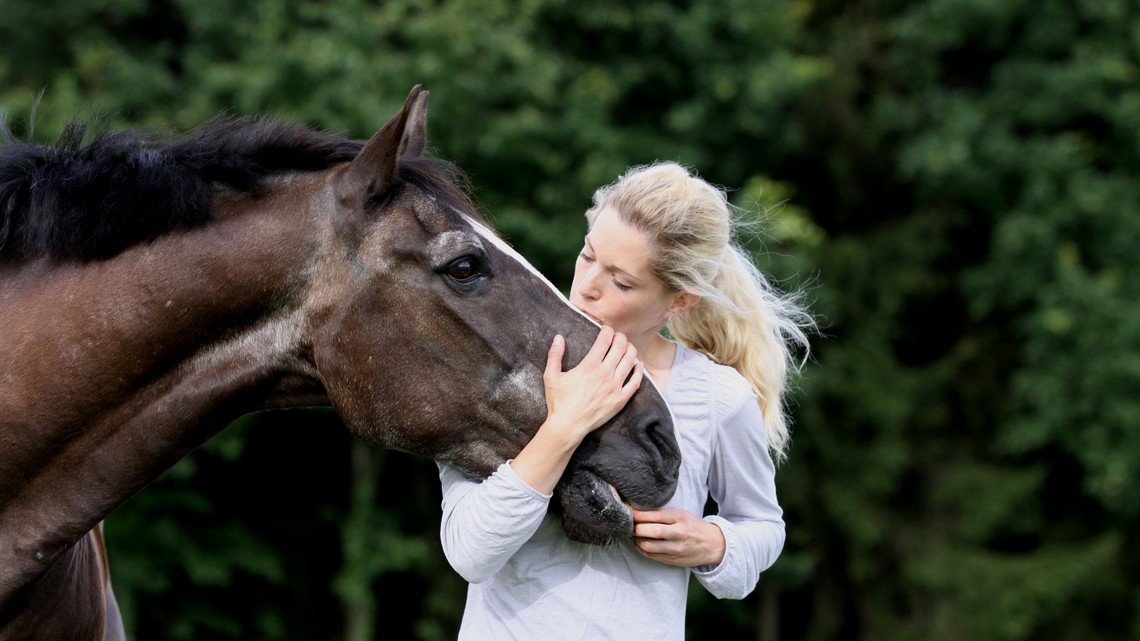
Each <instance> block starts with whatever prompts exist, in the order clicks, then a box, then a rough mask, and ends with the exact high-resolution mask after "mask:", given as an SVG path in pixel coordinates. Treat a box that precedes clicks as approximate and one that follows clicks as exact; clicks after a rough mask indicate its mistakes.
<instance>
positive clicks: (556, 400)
mask: <svg viewBox="0 0 1140 641" xmlns="http://www.w3.org/2000/svg"><path fill="white" fill-rule="evenodd" d="M565 353H566V342H565V340H564V339H563V338H562V337H561V336H555V337H554V342H553V344H552V345H551V346H550V351H549V352H547V354H546V371H545V372H544V373H543V377H542V378H543V384H544V386H545V388H546V421H544V422H543V423H542V425H541V426H540V427H539V428H538V432H537V433H535V435H534V438H532V439H531V440H530V442H529V443H527V444H526V447H524V448H523V449H522V451H521V452H519V454H518V456H516V457H515V458H514V460H512V461H511V469H513V470H514V471H515V474H518V476H519V478H521V479H522V480H523V481H524V482H526V484H527V485H530V486H531V487H532V488H534V489H535V490H537V491H539V492H542V493H543V494H550V493H551V492H553V491H554V486H555V485H556V484H557V483H558V479H559V478H561V477H562V472H564V471H565V470H566V464H567V463H569V462H570V457H571V455H573V454H574V450H576V449H577V448H578V445H579V444H581V443H582V439H584V438H586V435H587V434H589V433H590V432H592V431H594V430H596V429H598V428H599V427H601V426H602V425H604V424H605V422H606V421H608V420H610V419H611V418H613V417H614V415H615V414H617V413H618V412H619V411H621V408H622V407H624V406H625V404H626V403H627V402H628V401H629V399H630V397H632V396H633V393H634V392H636V391H637V388H638V386H640V385H641V379H642V375H643V366H642V364H641V363H640V362H638V360H637V350H636V349H635V348H634V347H633V345H631V344H630V343H629V341H628V340H627V339H626V337H625V336H624V335H623V334H618V333H617V332H615V331H614V330H613V328H612V327H603V328H602V330H601V331H600V332H599V333H598V337H597V339H595V340H594V345H593V347H591V348H590V351H589V352H587V353H586V356H585V358H583V359H582V362H580V363H578V365H577V366H575V367H574V368H573V369H571V370H569V371H566V372H563V371H562V357H563V355H564V354H565ZM627 379H628V380H627Z"/></svg>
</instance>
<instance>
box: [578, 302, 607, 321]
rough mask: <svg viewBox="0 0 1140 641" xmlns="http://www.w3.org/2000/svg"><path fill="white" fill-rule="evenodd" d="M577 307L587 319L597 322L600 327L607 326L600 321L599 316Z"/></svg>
mask: <svg viewBox="0 0 1140 641" xmlns="http://www.w3.org/2000/svg"><path fill="white" fill-rule="evenodd" d="M575 307H577V308H578V311H580V312H582V314H583V315H584V316H585V317H586V318H589V319H590V320H592V321H594V322H595V323H597V324H598V325H605V323H603V322H602V321H601V320H599V319H598V317H597V316H594V315H593V314H591V313H590V312H587V311H586V310H584V309H582V308H581V307H578V306H577V305H575Z"/></svg>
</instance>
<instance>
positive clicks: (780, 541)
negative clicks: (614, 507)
mask: <svg viewBox="0 0 1140 641" xmlns="http://www.w3.org/2000/svg"><path fill="white" fill-rule="evenodd" d="M664 395H665V399H666V400H667V401H668V402H669V406H670V408H671V409H672V411H673V417H674V430H675V433H676V436H677V440H678V442H679V443H680V446H681V453H682V462H681V471H680V479H679V482H678V486H677V492H676V494H675V495H674V496H673V499H672V500H671V501H669V503H668V505H667V507H672V508H680V509H684V510H687V511H689V512H692V513H694V514H703V511H704V508H705V502H706V500H707V497H709V496H712V498H713V499H714V500H715V501H716V503H717V506H718V512H717V514H716V515H709V516H705V517H704V518H705V520H708V521H711V522H713V523H716V524H717V525H718V526H720V528H721V530H722V531H723V532H724V538H725V542H726V544H727V547H726V549H725V555H724V559H723V560H722V561H721V563H720V564H719V565H717V566H715V567H714V566H707V567H699V568H679V567H675V566H670V565H665V564H663V563H659V562H657V561H653V560H650V559H647V558H645V557H643V556H642V555H641V554H640V553H638V552H637V550H635V549H634V548H633V546H632V544H631V543H621V544H616V545H613V546H608V547H599V546H592V545H586V544H581V543H576V542H573V541H570V540H569V539H567V538H566V536H565V534H563V532H562V526H561V523H560V522H559V520H558V518H557V517H556V516H553V515H550V514H548V512H547V507H548V506H549V503H550V498H551V497H550V495H548V494H542V493H539V492H537V491H536V490H534V489H533V488H531V487H530V486H528V485H527V484H526V483H525V482H524V481H523V480H522V479H521V478H519V477H518V476H517V475H516V474H515V473H514V471H513V470H512V469H511V467H510V464H509V463H503V464H502V465H501V466H499V468H498V469H497V470H496V471H495V472H494V473H493V474H492V475H491V476H490V477H488V478H487V479H485V480H483V481H481V482H480V481H477V480H472V479H470V478H468V477H466V476H464V475H463V474H462V473H460V472H459V471H457V470H455V469H454V468H452V467H450V466H447V465H442V464H441V465H440V466H439V476H440V480H441V482H442V484H443V519H442V524H441V527H440V539H441V541H442V543H443V550H444V554H445V555H446V556H447V560H448V562H449V563H450V564H451V566H452V567H453V568H455V570H456V571H457V572H459V574H460V575H461V576H463V578H465V579H467V581H468V582H469V583H470V584H471V585H470V586H469V587H468V591H467V606H466V609H465V610H464V613H463V624H462V627H461V629H460V632H459V639H460V640H461V641H503V640H506V639H516V640H519V641H531V640H537V639H542V640H544V641H545V640H551V641H556V640H560V639H567V640H569V639H574V640H590V641H594V640H600V639H614V640H621V641H631V640H638V639H645V640H647V641H650V640H651V641H665V640H669V639H676V640H677V641H681V640H683V639H684V637H685V603H686V597H687V591H688V585H689V574H690V572H691V573H692V574H693V575H695V576H696V578H697V580H698V581H699V582H700V583H701V584H702V585H703V586H704V587H705V589H707V590H708V591H709V592H710V593H712V594H713V595H714V596H716V597H717V598H729V599H739V598H743V597H744V596H746V595H747V594H748V593H750V592H751V591H752V590H753V588H755V587H756V583H757V581H758V580H759V578H760V573H761V572H762V571H764V570H766V569H767V568H768V567H769V566H771V565H772V563H774V562H775V560H776V558H777V557H778V556H779V554H780V551H781V550H782V549H783V545H784V521H783V511H782V510H781V508H780V506H779V503H777V501H776V488H775V466H774V465H773V463H772V458H771V456H770V455H769V453H768V447H767V440H766V438H765V436H764V425H763V418H762V415H761V412H760V408H759V405H758V403H757V400H756V396H755V395H754V394H753V392H752V389H751V388H750V386H749V385H748V383H747V381H745V380H744V378H743V377H742V376H740V374H739V373H737V372H736V371H735V370H733V369H732V368H729V367H725V366H722V365H717V364H715V363H713V362H712V361H711V360H709V359H708V358H707V357H706V356H704V355H703V354H701V353H699V352H696V351H693V350H690V349H687V348H685V347H683V346H681V345H678V346H677V354H676V356H675V357H674V360H673V367H672V370H671V372H670V374H669V379H668V382H667V387H666V389H665V391H664Z"/></svg>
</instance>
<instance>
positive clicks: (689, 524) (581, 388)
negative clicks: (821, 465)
mask: <svg viewBox="0 0 1140 641" xmlns="http://www.w3.org/2000/svg"><path fill="white" fill-rule="evenodd" d="M586 218H587V221H588V226H589V231H588V233H587V234H586V238H585V241H584V244H583V247H582V251H581V253H580V254H579V256H578V259H577V263H576V264H575V269H574V281H573V285H572V286H571V291H570V301H571V302H572V303H573V304H574V305H576V306H577V307H578V308H579V309H580V310H582V311H583V312H584V313H586V314H587V315H589V316H590V317H592V318H594V319H595V320H596V321H598V323H600V324H601V325H602V326H603V330H602V332H601V333H600V334H599V337H598V341H597V342H596V343H595V345H594V348H593V350H592V352H591V353H592V354H593V357H592V358H591V357H590V356H587V358H586V359H584V360H583V361H582V363H581V364H580V365H579V366H577V367H575V368H574V369H571V370H569V371H566V372H563V371H561V367H560V363H561V361H562V354H563V351H564V349H565V347H564V345H563V344H562V341H561V338H560V337H556V338H555V340H554V343H553V345H552V346H551V350H550V358H549V360H548V365H547V370H546V377H545V381H546V395H547V406H548V416H547V419H546V421H545V422H544V423H543V425H542V426H541V427H540V428H539V430H538V432H537V433H536V435H535V436H534V438H533V439H532V440H531V442H530V443H529V444H528V445H527V446H526V447H525V448H524V449H523V450H522V452H520V453H519V455H518V456H517V457H516V458H514V459H513V460H511V461H509V462H507V463H504V464H503V465H502V466H500V468H499V469H498V470H497V471H496V472H495V473H494V474H492V476H490V477H489V478H487V479H485V480H483V481H481V482H480V481H476V480H472V479H469V478H466V477H464V476H463V475H462V474H460V473H459V472H457V471H456V470H454V469H452V468H449V467H447V466H443V465H441V466H440V479H441V481H442V483H443V521H442V525H441V540H442V542H443V548H444V552H445V554H446V556H447V558H448V561H449V562H450V563H451V565H452V567H453V568H455V570H456V571H457V572H459V574H460V575H462V576H463V577H464V578H465V579H467V581H468V582H469V583H470V586H469V588H468V595H467V605H466V609H465V610H464V615H463V623H462V628H461V630H460V633H459V638H460V639H461V640H468V639H471V640H480V641H482V640H496V641H501V640H503V639H518V640H532V639H544V640H546V639H590V640H595V639H620V640H622V641H628V640H631V639H634V640H635V639H646V640H653V641H661V640H666V639H677V640H680V639H684V637H685V623H684V622H685V603H686V595H687V589H688V585H689V577H690V575H692V576H695V577H696V578H697V580H698V581H699V582H700V584H701V585H702V586H703V587H704V588H705V589H707V590H708V591H709V592H710V593H712V594H713V595H715V596H716V597H718V598H731V599H739V598H743V597H744V596H746V595H747V594H749V593H750V592H751V591H752V590H753V588H754V587H755V586H756V583H757V581H758V580H759V577H760V573H761V572H763V571H764V570H766V569H767V568H768V567H769V566H771V565H772V563H773V562H775V560H776V558H777V557H778V556H779V554H780V551H781V550H782V548H783V544H784V521H783V518H782V510H781V508H780V505H779V503H778V501H777V499H776V488H775V472H776V465H775V464H776V463H777V462H779V461H780V460H782V459H783V458H784V457H785V452H786V449H787V445H788V427H787V421H786V417H785V412H784V407H783V401H782V399H783V395H784V390H785V385H786V382H787V378H788V374H789V371H790V369H791V368H794V367H795V366H796V365H797V360H796V359H795V357H794V355H793V354H794V350H795V348H796V347H797V345H798V346H800V347H802V348H805V349H806V347H807V339H806V336H805V334H804V332H803V329H804V327H806V326H808V325H810V317H809V316H808V315H807V313H806V312H805V311H804V310H803V309H801V308H800V307H799V306H798V305H797V303H796V299H795V297H794V296H786V295H783V294H780V293H779V292H777V291H776V290H775V289H774V288H773V287H771V286H770V285H769V283H768V281H767V280H766V279H765V278H764V277H763V275H762V274H761V273H760V272H759V271H758V270H757V269H756V267H755V266H754V265H753V264H752V262H751V261H750V259H749V258H748V256H747V254H745V253H744V252H743V251H741V249H740V248H739V247H738V246H736V245H735V244H734V243H733V240H732V237H733V217H732V209H731V206H730V205H729V204H728V201H727V199H726V197H725V193H724V192H723V191H722V190H720V189H718V188H716V187H714V186H712V185H710V184H709V183H708V182H706V181H704V180H703V179H701V178H699V177H697V176H695V175H693V174H692V173H690V172H689V171H688V170H687V169H685V168H684V167H682V166H680V165H678V164H675V163H658V164H654V165H649V166H644V167H635V168H633V169H631V170H630V171H628V172H627V173H626V174H625V175H623V176H622V177H621V178H619V179H618V180H617V181H616V182H614V183H613V184H611V185H607V186H605V187H602V188H601V189H599V190H598V191H597V192H596V193H595V194H594V203H593V206H592V207H591V208H590V210H589V211H587V212H586ZM610 328H612V329H610ZM664 328H668V333H669V335H670V336H671V337H672V338H669V337H667V336H666V335H665V334H664V333H663V332H662V330H663V329H664ZM643 372H647V373H648V374H649V376H651V377H652V379H653V381H654V383H655V384H656V385H657V386H658V388H659V389H661V390H663V393H664V395H665V398H666V400H667V401H668V402H669V404H670V406H671V408H672V410H673V413H674V418H675V423H674V428H675V431H676V435H677V440H678V442H679V444H680V446H681V451H682V456H683V459H682V464H681V472H680V481H679V483H678V488H677V492H676V494H675V495H674V497H673V499H672V500H671V501H670V502H669V504H668V505H667V506H666V507H665V508H664V509H660V510H650V511H639V510H634V511H633V515H634V541H633V543H632V545H614V546H609V547H605V548H599V547H593V546H586V545H582V544H579V543H575V542H573V541H570V540H569V539H567V538H566V536H565V535H564V534H563V532H562V530H561V527H560V525H559V523H558V521H557V518H556V517H555V516H553V515H550V514H548V511H547V507H548V505H549V501H550V497H551V493H552V492H553V489H554V486H555V484H556V483H557V481H558V479H559V477H560V476H561V474H562V471H563V470H564V469H565V467H566V464H567V462H568V461H569V459H570V456H571V455H572V454H573V452H574V450H575V448H576V447H577V446H578V444H579V443H581V441H582V439H583V438H585V436H586V435H587V434H588V433H589V432H590V431H592V430H594V429H596V428H597V427H598V426H600V425H602V424H603V423H604V422H605V421H606V420H608V419H609V418H610V417H612V416H613V415H614V414H616V413H617V412H618V411H619V410H620V409H621V407H622V406H623V405H624V404H625V402H626V401H627V400H628V399H629V397H630V396H631V395H632V394H633V391H634V390H635V389H636V388H637V386H638V385H639V384H640V382H641V377H642V375H643ZM627 376H628V382H626V379H627ZM709 497H711V498H712V499H713V500H714V501H715V502H716V504H717V506H718V510H717V513H716V514H712V515H708V516H703V511H704V508H705V505H706V501H707V499H708V498H709Z"/></svg>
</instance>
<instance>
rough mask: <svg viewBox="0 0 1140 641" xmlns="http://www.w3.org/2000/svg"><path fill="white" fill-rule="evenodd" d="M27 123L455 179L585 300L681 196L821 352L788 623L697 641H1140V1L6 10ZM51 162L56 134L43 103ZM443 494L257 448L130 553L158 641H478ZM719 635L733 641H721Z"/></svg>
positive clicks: (785, 579) (771, 620)
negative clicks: (424, 168)
mask: <svg viewBox="0 0 1140 641" xmlns="http://www.w3.org/2000/svg"><path fill="white" fill-rule="evenodd" d="M0 15H2V18H0V108H2V109H3V110H4V112H5V113H6V116H7V119H8V121H9V123H10V125H11V126H12V128H13V129H14V130H15V131H16V132H17V133H20V134H21V135H25V134H27V135H31V136H33V137H34V138H36V139H38V140H50V139H52V138H54V136H55V135H56V134H58V133H59V131H60V130H61V129H62V128H63V125H64V123H65V122H66V121H67V120H68V119H69V118H70V117H71V116H72V115H74V114H81V115H97V116H100V117H102V118H103V119H104V120H106V121H108V122H109V123H111V124H112V125H114V126H128V125H129V126H137V125H141V126H147V127H154V128H161V129H169V130H175V131H184V130H187V129H189V128H191V127H193V126H194V125H197V124H199V123H201V122H203V121H204V120H206V119H207V118H208V117H209V116H210V115H212V114H213V113H215V112H216V111H219V110H226V111H230V112H234V113H240V114H272V115H276V116H281V117H285V118H290V119H296V120H301V121H304V122H309V123H312V124H315V125H319V126H321V127H324V128H327V129H332V130H337V131H343V132H347V133H349V134H351V135H353V136H356V137H367V136H368V135H370V134H371V133H372V132H373V131H375V130H376V129H377V128H378V127H379V126H380V125H381V124H383V122H384V121H385V120H387V118H388V117H389V116H390V115H391V114H392V113H394V112H395V110H396V109H397V108H398V107H399V105H400V104H401V103H402V102H403V99H404V97H405V96H406V95H407V92H408V90H409V89H410V88H411V86H412V85H413V84H417V83H422V84H423V85H424V86H425V87H427V88H428V89H429V90H430V91H431V92H432V99H431V117H430V130H431V148H432V149H433V151H434V152H435V153H436V154H437V155H439V156H442V157H445V158H448V159H450V160H454V161H456V162H457V163H458V164H459V165H460V166H461V167H463V168H464V169H466V170H467V171H468V172H469V173H470V174H471V177H472V179H473V182H474V185H475V188H476V196H477V197H478V198H479V199H480V201H481V202H482V204H483V205H484V206H485V208H486V211H487V213H488V214H489V216H490V217H491V218H492V220H494V222H495V223H496V225H497V226H498V227H499V228H500V229H501V230H502V231H503V233H504V234H505V235H506V236H507V237H508V238H509V239H510V240H511V241H512V242H513V243H514V244H515V245H516V246H517V247H518V248H519V249H520V250H521V251H522V252H523V253H524V254H525V255H526V256H528V257H529V258H531V259H532V260H533V262H534V263H535V264H536V265H537V266H539V267H540V268H541V269H542V270H543V271H545V272H546V273H547V274H548V275H550V276H551V277H552V278H553V279H554V280H555V282H557V283H559V284H561V285H568V283H569V277H570V274H571V270H572V258H573V256H574V253H575V252H576V251H577V249H578V243H579V242H580V238H581V235H582V233H583V231H584V221H583V218H582V216H581V213H582V211H583V210H584V209H585V207H586V206H587V204H588V203H589V198H590V195H591V193H592V192H593V190H594V188H596V187H597V186H599V185H601V184H603V183H605V182H609V181H610V180H612V179H614V178H615V177H616V176H617V175H618V174H619V173H620V172H621V171H622V170H623V169H624V168H626V167H627V166H628V165H631V164H637V163H644V162H648V161H652V160H655V159H674V160H679V161H681V162H683V163H686V164H688V165H690V166H692V167H694V168H696V169H697V170H698V171H699V172H700V173H701V174H702V175H704V176H705V177H706V178H708V179H710V180H711V181H713V182H716V183H718V184H722V185H725V186H726V187H729V188H730V189H731V190H732V197H733V200H734V202H736V203H737V204H739V205H741V206H742V207H744V208H746V209H747V210H749V211H750V212H752V213H751V214H750V216H751V217H754V218H756V219H757V220H760V221H761V222H762V223H763V224H764V228H765V230H766V233H765V235H764V236H762V237H760V238H757V239H752V240H751V241H750V242H752V243H753V246H754V247H756V248H757V250H758V252H760V254H758V255H760V256H761V260H762V263H761V264H762V265H763V266H764V268H765V269H766V270H767V271H769V272H770V273H772V274H773V276H774V277H776V278H778V279H780V280H781V281H782V282H784V283H786V285H787V286H788V287H806V288H807V289H808V291H809V292H810V295H811V299H812V301H813V308H814V311H815V312H816V313H817V314H818V315H819V317H820V318H821V319H822V321H823V334H824V335H823V336H820V337H817V338H816V339H815V341H814V344H815V348H814V349H815V351H814V357H813V360H812V361H811V363H810V364H809V366H808V367H807V369H806V371H805V375H804V377H803V378H802V380H800V381H799V390H798V393H797V394H796V397H795V402H796V407H795V417H796V423H795V433H794V441H793V449H792V451H791V460H790V462H789V463H788V464H787V465H786V466H784V467H783V468H781V471H780V474H779V479H778V483H779V489H780V493H781V500H782V502H783V504H784V506H785V509H786V517H787V521H788V531H789V540H788V544H787V546H786V549H785V551H784V554H783V556H782V557H781V559H780V560H779V561H778V562H777V564H776V565H775V566H774V567H773V568H772V569H771V570H770V571H769V572H767V573H766V574H765V575H764V577H763V578H762V580H761V585H760V587H759V588H758V589H757V591H756V592H755V593H754V594H753V595H751V596H749V597H748V598H747V599H745V600H743V601H739V602H718V601H715V600H713V599H711V598H709V597H708V596H707V595H706V594H704V593H703V592H701V590H700V588H699V587H695V588H694V590H693V591H692V596H691V602H690V610H689V612H690V615H689V629H688V632H687V633H688V636H689V638H692V639H703V638H709V637H711V636H712V633H711V630H713V629H714V628H715V629H717V630H718V632H717V633H716V637H717V638H720V639H766V640H768V639H802V640H808V641H832V640H836V641H839V640H842V641H852V640H860V639H866V640H869V639H898V640H907V639H914V640H920V639H921V640H927V641H939V640H953V639H976V640H980V641H988V640H992V641H1020V640H1028V639H1034V640H1053V639H1056V640H1068V639H1082V640H1095V639H1124V638H1133V639H1140V615H1138V614H1137V613H1140V584H1137V582H1136V577H1137V576H1140V561H1138V559H1140V549H1138V543H1137V541H1140V527H1138V524H1140V493H1138V492H1137V491H1136V488H1137V487H1140V430H1138V427H1140V182H1138V180H1137V177H1138V170H1140V26H1138V25H1140V22H1138V21H1137V17H1140V2H1137V1H1136V0H1033V1H1030V0H996V1H995V0H911V1H905V2H904V1H901V0H878V1H870V0H860V1H855V2H839V1H836V0H819V1H815V2H812V1H810V0H721V1H716V2H714V1H707V2H701V1H698V0H689V1H683V0H676V1H672V2H666V1H656V2H648V1H644V2H627V3H610V2H601V1H598V0H578V1H571V0H519V1H515V2H508V1H507V0H469V1H464V2H457V1H447V0H436V1H430V0H391V1H387V2H366V1H364V0H322V1H316V0H310V1H298V2H285V1H283V0H251V1H249V2H232V1H227V0H196V1H194V2H191V1H190V0H154V1H151V0H68V2H62V1H60V0H38V1H35V2H33V1H31V0H3V3H2V4H0ZM41 94H42V100H41V101H40V103H39V106H38V108H37V109H36V110H35V118H34V125H35V126H34V131H32V132H29V129H30V128H29V127H28V123H29V120H30V118H29V116H30V114H31V113H32V110H33V105H34V104H35V102H36V100H37V97H38V96H40V95H41ZM438 492H439V490H438V487H437V479H436V477H435V468H434V465H432V464H431V463H430V462H428V461H424V460H421V459H418V458H415V457H411V456H408V455H404V454H399V453H394V452H377V451H371V450H369V449H367V448H365V447H363V446H362V445H360V444H359V443H356V442H353V441H352V440H351V438H350V437H349V436H348V435H347V432H346V431H345V430H344V429H343V428H342V427H341V426H340V425H339V423H338V421H337V419H336V417H335V416H334V415H331V414H330V413H328V412H309V411H303V412H287V413H276V414H265V415H256V416H252V417H247V418H246V419H243V420H241V421H239V422H238V423H237V424H235V425H234V426H233V427H231V428H230V429H229V430H227V431H226V432H224V433H223V434H222V435H221V436H220V437H219V438H217V439H215V440H214V441H212V442H211V443H210V444H209V445H208V446H207V447H205V448H204V449H203V450H201V451H200V452H197V453H195V454H193V455H192V456H190V457H189V458H188V459H186V460H185V461H184V462H183V463H182V464H180V465H178V466H177V467H176V468H174V469H173V470H171V471H170V472H169V473H168V474H167V475H166V476H164V477H163V478H162V479H161V480H160V481H158V482H157V483H155V484H154V485H153V486H152V487H151V488H149V489H147V490H146V491H145V492H143V493H142V494H140V495H139V496H138V497H136V498H135V499H133V500H132V501H131V502H130V503H128V504H127V505H126V506H124V507H123V508H121V509H120V510H119V511H117V512H116V513H115V514H113V515H112V516H111V517H110V519H109V520H108V522H107V531H108V537H109V540H110V545H111V547H112V549H111V555H112V568H113V571H114V575H113V576H114V582H115V586H116V590H117V592H118V594H119V596H120V598H121V600H122V604H123V607H124V610H125V615H126V617H127V622H128V626H129V628H130V630H131V631H132V634H133V635H134V636H135V638H139V639H144V638H145V639H152V638H154V639H171V640H178V639H265V640H292V639H329V640H340V639H343V640H346V641H363V640H365V639H379V638H384V639H424V640H428V639H447V638H453V637H454V632H455V629H456V625H457V622H458V618H459V614H460V612H461V610H462V605H463V594H464V585H463V583H462V581H461V580H460V579H459V578H458V577H457V576H456V575H455V574H454V573H453V572H452V571H451V570H450V569H449V567H448V566H447V564H446V562H445V561H444V560H443V557H442V553H441V551H440V549H439V543H438V534H437V532H438V530H437V528H438V518H439V508H438V501H439V495H438ZM722 629H723V631H721V630H722Z"/></svg>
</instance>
